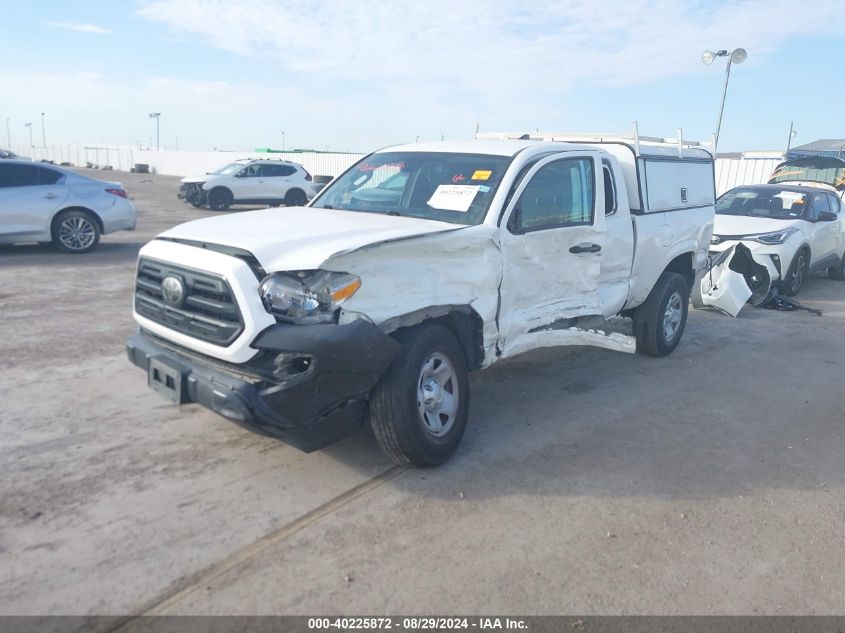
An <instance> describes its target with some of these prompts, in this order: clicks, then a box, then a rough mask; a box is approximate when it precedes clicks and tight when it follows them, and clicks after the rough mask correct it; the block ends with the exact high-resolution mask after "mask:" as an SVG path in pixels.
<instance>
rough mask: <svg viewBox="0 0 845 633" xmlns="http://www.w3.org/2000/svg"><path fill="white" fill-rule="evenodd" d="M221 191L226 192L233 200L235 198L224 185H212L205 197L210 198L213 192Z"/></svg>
mask: <svg viewBox="0 0 845 633" xmlns="http://www.w3.org/2000/svg"><path fill="white" fill-rule="evenodd" d="M221 190H222V191H226V192H227V193H228V194H229V195H230V196H232V197H233V198H234V197H235V194H234V193H232V190H231V189H230V188H229V187H227V186H226V185H214V186H213V187H212V188H211V189H208V191H207V193H206V195H209V196H210V195H211V194H212V193H213V192H215V191H221Z"/></svg>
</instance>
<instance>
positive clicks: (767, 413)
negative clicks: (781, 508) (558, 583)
mask: <svg viewBox="0 0 845 633" xmlns="http://www.w3.org/2000/svg"><path fill="white" fill-rule="evenodd" d="M819 283H826V282H824V281H821V280H820V281H819ZM837 290H839V289H838V288H837ZM843 290H845V287H843ZM830 291H831V289H830V288H826V289H825V292H824V295H828V294H830ZM810 294H818V293H808V295H810ZM809 298H810V297H808V303H810V301H809ZM822 319H823V317H817V316H815V315H812V314H809V313H806V312H790V313H783V312H772V311H769V310H762V309H753V308H751V307H750V306H749V308H748V309H746V310H745V311H744V312H743V313H742V314H741V316H740V318H737V319H732V318H729V317H726V316H724V315H721V314H719V313H717V312H715V311H695V313H694V315H693V320H694V323H693V324H692V325H691V326H690V328H689V329H690V331H689V332H688V333H687V334H686V335H685V339H684V342H683V344H682V345H681V346H680V347H679V348H678V349H677V350H676V351H675V353H674V354H672V355H671V356H669V357H667V358H662V359H656V358H649V357H645V356H641V355H628V354H620V353H617V352H610V351H606V350H600V349H593V348H557V349H547V350H539V351H535V352H532V353H528V354H525V355H522V356H519V357H517V358H514V359H510V360H506V361H501V362H499V363H497V364H496V365H494V366H493V367H491V368H489V369H487V370H485V371H484V372H479V373H477V374H474V375H473V376H472V377H471V383H472V406H471V413H470V420H469V425H468V428H467V432H466V435H465V436H464V439H463V442H462V445H461V446H460V448H459V449H458V451H457V453H456V454H455V456H454V457H453V458H452V460H451V461H449V462H448V463H447V464H445V465H443V466H441V467H438V468H431V469H420V470H416V471H413V470H412V471H409V472H408V473H406V474H405V475H403V476H402V477H399V478H397V479H395V480H393V481H391V482H390V483H389V485H391V486H396V487H398V488H400V489H403V490H405V491H406V492H409V493H412V494H416V495H421V496H424V497H436V498H452V499H454V498H474V499H476V500H478V499H485V498H498V497H502V496H508V495H512V494H516V495H524V494H531V495H540V496H548V497H578V496H583V497H593V496H595V497H604V496H612V497H627V496H631V497H637V496H640V497H642V496H645V497H655V498H681V499H699V498H722V497H736V496H742V495H746V494H750V493H751V491H753V490H755V489H759V488H789V489H799V490H806V491H820V490H824V489H825V486H835V485H841V484H845V471H843V469H842V468H841V455H842V454H843V452H845V436H843V433H842V426H841V414H840V412H839V411H840V406H839V402H838V398H839V396H838V395H837V394H836V393H835V390H825V389H821V388H818V384H817V385H816V388H814V389H807V390H806V391H802V389H801V384H802V381H800V380H799V381H798V382H797V383H795V384H793V385H792V387H791V388H786V386H785V385H780V384H779V382H778V378H777V370H776V368H777V367H780V368H791V372H793V373H795V374H797V375H805V376H807V378H806V381H809V380H812V379H811V378H810V376H811V375H813V372H814V371H817V372H823V373H836V374H838V373H839V371H841V370H837V365H839V364H841V361H840V360H839V359H840V358H842V355H843V352H845V345H843V344H842V343H840V342H839V341H838V340H837V341H836V342H835V343H833V344H831V342H830V339H829V338H826V337H825V336H824V335H820V336H818V337H817V338H815V339H813V340H810V341H807V340H806V339H804V340H790V339H789V338H788V337H787V336H784V334H786V333H788V332H789V331H791V330H792V328H801V329H804V330H807V329H808V328H819V327H824V328H833V329H836V330H837V331H838V328H839V327H840V326H841V322H840V321H839V320H838V319H836V318H830V319H828V320H827V321H822ZM781 330H783V332H781ZM813 368H815V370H814V369H813ZM806 381H803V384H809V383H807V382H806ZM364 433H365V432H362V435H361V438H362V439H360V443H364V442H365V441H369V442H371V444H372V445H375V440H374V439H369V438H367V437H366V435H364ZM333 455H334V456H335V457H336V458H337V459H341V460H343V461H344V462H347V461H350V462H352V461H354V459H355V455H354V453H350V454H346V449H344V448H343V447H337V448H335V449H334V450H333ZM461 495H463V496H461Z"/></svg>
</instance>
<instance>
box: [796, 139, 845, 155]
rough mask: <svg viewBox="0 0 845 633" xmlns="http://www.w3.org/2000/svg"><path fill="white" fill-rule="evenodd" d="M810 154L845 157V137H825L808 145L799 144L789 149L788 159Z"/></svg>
mask: <svg viewBox="0 0 845 633" xmlns="http://www.w3.org/2000/svg"><path fill="white" fill-rule="evenodd" d="M809 156H825V157H826V158H845V138H823V139H819V140H818V141H813V142H812V143H807V144H806V145H799V146H798V147H793V148H791V149H790V150H789V153H788V154H787V155H786V158H787V160H792V159H793V158H804V157H809Z"/></svg>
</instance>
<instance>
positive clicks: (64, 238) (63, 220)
mask: <svg viewBox="0 0 845 633" xmlns="http://www.w3.org/2000/svg"><path fill="white" fill-rule="evenodd" d="M51 233H52V236H53V244H54V245H55V247H56V248H57V249H58V250H60V251H62V252H64V253H73V254H75V255H81V254H83V253H88V252H90V251H92V250H94V248H95V247H96V246H97V244H99V243H100V225H99V223H98V222H97V220H96V219H95V218H94V216H93V215H91V214H90V213H88V212H87V211H79V210H72V211H63V212H62V213H60V214H59V215H57V216H56V219H55V220H53V227H52V231H51Z"/></svg>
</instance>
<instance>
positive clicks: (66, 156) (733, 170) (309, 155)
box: [10, 144, 783, 195]
mask: <svg viewBox="0 0 845 633" xmlns="http://www.w3.org/2000/svg"><path fill="white" fill-rule="evenodd" d="M10 149H11V150H12V151H13V152H15V153H16V154H20V155H21V156H29V157H31V158H33V159H34V160H42V159H47V160H52V161H54V162H56V163H61V162H69V163H72V164H74V165H77V166H80V167H83V166H85V164H86V163H93V164H94V165H111V166H112V167H113V168H114V169H116V170H120V171H129V169H130V168H131V167H133V166H134V165H135V164H136V163H145V164H147V165H149V166H150V170H151V171H152V172H153V173H157V174H165V175H168V176H192V175H195V174H197V175H200V174H204V173H206V172H209V171H213V170H215V169H217V168H218V167H221V166H223V165H225V164H226V163H228V162H231V161H233V160H237V159H239V158H282V159H284V160H289V161H292V162H294V163H299V164H300V165H302V166H303V167H305V169H306V170H308V172H309V173H311V175H313V176H337V175H338V174H340V173H341V172H343V171H344V170H345V169H346V168H347V167H349V166H350V165H351V164H353V163H354V162H356V161H358V160H359V159H361V158H363V157H364V156H365V154H344V153H329V152H301V153H300V152H286V153H281V154H263V153H256V152H213V151H212V152H193V151H187V150H161V151H156V150H149V149H138V148H134V147H129V146H126V145H103V144H99V145H94V144H74V145H56V146H51V147H47V148H39V147H36V148H28V147H12V148H10ZM782 160H783V157H782V156H781V157H774V156H773V154H772V153H768V154H767V155H765V156H762V157H749V156H744V157H742V158H717V159H716V193H717V194H718V195H721V194H723V193H724V192H726V191H728V190H729V189H732V188H734V187H737V186H739V185H757V184H762V183H765V182H766V181H767V180H768V179H769V176H770V174H771V173H772V171H774V169H775V167H776V166H777V165H778V163H780V162H781V161H782Z"/></svg>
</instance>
